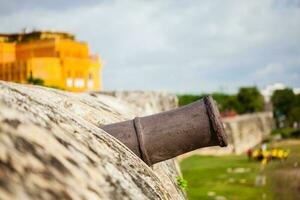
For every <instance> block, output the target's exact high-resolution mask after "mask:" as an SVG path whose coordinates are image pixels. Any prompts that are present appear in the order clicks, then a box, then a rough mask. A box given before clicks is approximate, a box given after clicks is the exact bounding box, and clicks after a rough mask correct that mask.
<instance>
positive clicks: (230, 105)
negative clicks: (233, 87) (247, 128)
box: [212, 93, 239, 112]
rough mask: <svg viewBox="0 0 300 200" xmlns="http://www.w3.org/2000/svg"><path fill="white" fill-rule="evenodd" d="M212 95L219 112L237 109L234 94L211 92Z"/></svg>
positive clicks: (237, 104) (237, 105)
mask: <svg viewBox="0 0 300 200" xmlns="http://www.w3.org/2000/svg"><path fill="white" fill-rule="evenodd" d="M212 97H213V98H214V99H215V100H216V101H217V103H218V106H219V109H220V112H226V111H237V110H238V108H239V103H238V101H237V98H236V95H229V94H224V93H213V94H212Z"/></svg>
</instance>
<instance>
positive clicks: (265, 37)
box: [0, 0, 300, 200]
mask: <svg viewBox="0 0 300 200" xmlns="http://www.w3.org/2000/svg"><path fill="white" fill-rule="evenodd" d="M0 24H1V26H0V79H1V80H6V81H13V82H18V83H26V84H36V85H44V86H48V87H53V88H57V89H63V90H67V91H73V92H85V91H95V90H97V91H98V90H101V91H104V90H143V91H148V90H151V91H167V92H171V93H175V94H176V95H177V96H178V99H179V105H180V106H182V105H186V104H188V103H191V102H193V101H195V100H198V99H200V98H201V97H202V96H203V95H206V94H212V95H213V97H214V99H215V100H216V101H217V103H218V105H219V109H220V112H221V115H222V117H223V118H224V120H225V121H226V120H227V121H226V123H227V122H228V124H229V125H227V128H228V127H229V128H228V130H229V129H230V130H229V132H231V135H232V136H231V141H232V145H231V146H230V148H231V149H229V150H228V149H227V151H226V152H225V151H224V152H221V153H220V151H219V150H215V149H212V150H208V151H202V152H198V153H195V154H193V155H192V156H190V157H185V158H182V159H181V167H182V172H183V178H181V179H179V180H178V183H179V185H181V186H182V187H183V188H184V189H185V190H186V192H187V194H188V196H189V198H190V199H219V200H222V199H276V198H277V199H297V198H298V199H299V198H300V196H299V194H300V171H299V164H300V147H299V146H300V142H299V137H300V130H299V128H300V48H299V44H300V1H299V0H263V1H262V0H252V1H238V0H228V1H208V0H207V1H206V0H204V1H169V0H163V1H155V0H154V1H146V0H143V1H138V0H124V1H121V0H115V1H107V0H102V1H96V0H85V1H79V0H73V1H57V0H52V1H43V2H38V1H34V0H23V1H22V2H19V1H15V0H0ZM245 116H246V119H247V120H245V121H243V122H242V123H243V124H251V123H250V122H253V121H255V120H256V121H257V119H258V118H259V117H257V116H263V117H261V118H259V119H263V120H265V121H266V122H265V121H264V122H262V123H261V124H260V122H258V123H256V125H253V126H252V125H251V126H250V125H249V126H248V128H241V127H244V126H245V127H247V125H243V126H240V129H238V128H237V129H238V131H234V130H233V129H234V128H233V127H231V125H230V122H229V121H230V120H232V119H235V120H237V121H239V120H240V119H245ZM270 116H271V117H270ZM243 117H244V118H243ZM256 121H255V122H256ZM257 124H258V125H257ZM266 124H267V125H266ZM257 127H258V128H257ZM235 132H237V133H236V134H239V135H240V136H236V134H235ZM254 132H255V134H254ZM249 135H252V136H253V135H254V136H253V137H252V136H251V137H250V136H249ZM236 137H238V139H236ZM234 141H238V142H241V143H246V145H243V147H241V146H240V145H238V144H235V143H234ZM247 142H248V143H247ZM208 163H209V165H208Z"/></svg>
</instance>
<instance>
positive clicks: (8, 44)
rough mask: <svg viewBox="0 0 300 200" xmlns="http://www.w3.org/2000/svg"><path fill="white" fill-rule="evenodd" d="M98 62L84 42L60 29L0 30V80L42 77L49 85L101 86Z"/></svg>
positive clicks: (70, 88) (71, 88)
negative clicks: (7, 32)
mask: <svg viewBox="0 0 300 200" xmlns="http://www.w3.org/2000/svg"><path fill="white" fill-rule="evenodd" d="M101 67H102V66H101V62H100V59H99V57H98V56H96V55H90V54H89V47H88V45H87V44H86V43H83V42H78V41H76V40H75V39H74V36H73V35H71V34H69V33H62V32H40V31H35V32H31V33H20V34H0V80H5V81H13V82H18V83H28V82H32V81H33V80H40V81H43V84H44V85H46V86H50V87H57V88H60V89H64V90H68V91H74V92H82V91H89V90H100V87H101V80H100V72H101Z"/></svg>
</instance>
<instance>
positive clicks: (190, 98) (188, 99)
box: [178, 94, 203, 106]
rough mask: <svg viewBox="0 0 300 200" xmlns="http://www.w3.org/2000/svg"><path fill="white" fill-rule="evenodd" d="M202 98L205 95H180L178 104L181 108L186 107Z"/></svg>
mask: <svg viewBox="0 0 300 200" xmlns="http://www.w3.org/2000/svg"><path fill="white" fill-rule="evenodd" d="M202 97H203V95H190V94H185V95H178V104H179V106H184V105H187V104H190V103H192V102H194V101H197V100H199V99H201V98H202Z"/></svg>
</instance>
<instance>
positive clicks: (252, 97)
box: [237, 87, 264, 114]
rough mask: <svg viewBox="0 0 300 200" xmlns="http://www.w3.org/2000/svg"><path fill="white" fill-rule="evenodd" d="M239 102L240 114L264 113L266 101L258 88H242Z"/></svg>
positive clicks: (238, 96)
mask: <svg viewBox="0 0 300 200" xmlns="http://www.w3.org/2000/svg"><path fill="white" fill-rule="evenodd" d="M237 101H238V102H239V105H240V106H239V108H238V110H237V111H238V113H240V114H242V113H253V112H259V111H262V110H263V108H264V100H263V97H262V95H261V94H260V92H259V91H258V89H257V88H256V87H242V88H240V89H239V92H238V94H237Z"/></svg>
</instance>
